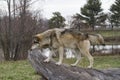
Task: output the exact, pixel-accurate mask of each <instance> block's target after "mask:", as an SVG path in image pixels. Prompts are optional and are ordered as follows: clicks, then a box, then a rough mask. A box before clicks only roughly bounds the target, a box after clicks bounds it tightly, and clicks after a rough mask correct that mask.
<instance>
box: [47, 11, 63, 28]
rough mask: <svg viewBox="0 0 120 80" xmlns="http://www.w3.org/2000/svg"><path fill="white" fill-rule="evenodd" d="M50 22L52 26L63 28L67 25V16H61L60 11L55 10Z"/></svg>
mask: <svg viewBox="0 0 120 80" xmlns="http://www.w3.org/2000/svg"><path fill="white" fill-rule="evenodd" d="M48 23H49V27H50V28H61V27H64V26H65V18H64V17H63V16H61V14H60V12H54V13H53V17H52V18H51V19H50V20H49V22H48Z"/></svg>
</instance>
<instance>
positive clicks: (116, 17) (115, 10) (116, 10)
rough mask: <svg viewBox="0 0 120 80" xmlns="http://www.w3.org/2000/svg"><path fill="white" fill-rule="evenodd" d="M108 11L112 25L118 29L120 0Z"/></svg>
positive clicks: (119, 24) (119, 23)
mask: <svg viewBox="0 0 120 80" xmlns="http://www.w3.org/2000/svg"><path fill="white" fill-rule="evenodd" d="M110 11H111V13H112V15H111V21H112V23H113V24H114V25H115V26H116V27H118V26H120V0H116V1H115V3H114V4H113V5H112V6H111V8H110Z"/></svg>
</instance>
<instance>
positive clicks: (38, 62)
mask: <svg viewBox="0 0 120 80" xmlns="http://www.w3.org/2000/svg"><path fill="white" fill-rule="evenodd" d="M45 58H46V57H45V56H43V55H42V54H41V53H40V52H39V51H38V50H33V51H29V52H28V59H29V61H30V63H31V65H32V66H33V68H34V69H35V71H36V72H37V73H38V74H39V75H40V76H42V78H41V79H40V80H120V69H119V68H117V69H108V70H97V69H88V68H80V67H71V66H68V65H66V64H62V65H60V66H57V65H56V64H55V61H53V60H52V61H50V62H49V63H44V62H43V61H44V59H45Z"/></svg>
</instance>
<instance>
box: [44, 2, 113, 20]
mask: <svg viewBox="0 0 120 80" xmlns="http://www.w3.org/2000/svg"><path fill="white" fill-rule="evenodd" d="M101 1H102V6H101V7H102V8H103V9H104V12H109V8H110V6H111V4H113V3H114V1H115V0H101ZM86 2H87V0H46V1H45V4H44V7H43V13H44V14H43V15H44V16H45V17H47V18H51V16H52V13H53V12H55V11H59V12H60V13H61V15H62V16H64V17H68V16H72V15H74V14H76V13H80V8H81V7H83V6H84V4H86Z"/></svg>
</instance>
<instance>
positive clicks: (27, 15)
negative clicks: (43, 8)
mask: <svg viewBox="0 0 120 80" xmlns="http://www.w3.org/2000/svg"><path fill="white" fill-rule="evenodd" d="M5 1H6V2H7V5H8V15H6V16H1V18H0V23H1V24H0V42H1V45H2V49H3V52H4V56H5V59H6V60H19V59H26V57H27V50H28V49H29V47H30V45H31V41H32V36H33V35H34V34H35V33H37V32H40V31H41V30H42V29H44V28H45V26H44V25H45V24H44V22H45V21H47V20H43V19H42V18H41V15H40V14H41V13H40V12H37V13H36V14H34V15H33V13H32V12H30V11H29V4H30V3H31V0H5ZM11 4H12V5H11Z"/></svg>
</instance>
